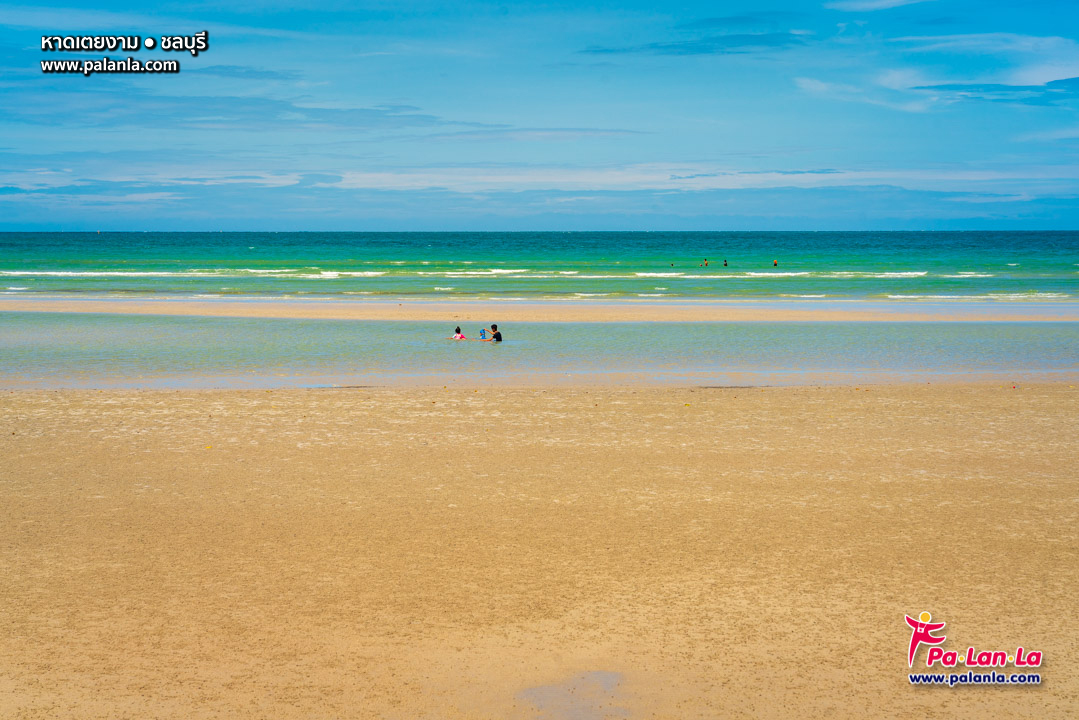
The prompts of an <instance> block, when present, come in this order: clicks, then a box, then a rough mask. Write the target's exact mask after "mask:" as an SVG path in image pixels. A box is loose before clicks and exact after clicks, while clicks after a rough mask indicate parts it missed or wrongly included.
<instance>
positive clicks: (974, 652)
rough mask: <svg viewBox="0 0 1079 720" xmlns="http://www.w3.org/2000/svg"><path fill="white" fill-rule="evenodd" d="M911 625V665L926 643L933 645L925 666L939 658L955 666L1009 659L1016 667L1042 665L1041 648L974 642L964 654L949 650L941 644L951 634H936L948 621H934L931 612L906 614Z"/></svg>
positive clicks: (987, 664)
mask: <svg viewBox="0 0 1079 720" xmlns="http://www.w3.org/2000/svg"><path fill="white" fill-rule="evenodd" d="M905 618H906V621H907V625H909V626H910V628H911V634H910V645H909V646H908V647H907V667H914V656H915V655H916V654H917V652H918V648H920V647H921V646H922V645H926V646H928V647H929V651H928V652H927V653H926V657H925V666H926V667H929V668H931V667H933V666H934V665H936V664H937V663H938V662H939V663H940V664H941V666H942V667H947V668H953V667H955V666H956V665H960V664H961V665H965V666H967V667H1005V666H1007V665H1008V664H1009V663H1011V664H1013V665H1015V666H1016V667H1039V666H1040V665H1041V664H1042V653H1041V652H1040V651H1038V650H1025V649H1023V647H1022V646H1021V645H1020V646H1018V647H1017V648H1016V649H1015V652H1011V653H1009V652H1006V651H1004V650H980V651H979V650H978V649H977V648H975V647H973V646H970V647H968V648H967V651H966V652H965V653H962V654H960V653H959V652H958V651H957V650H945V649H944V648H942V647H941V645H942V644H943V643H944V641H945V640H947V635H934V633H937V632H940V631H941V630H942V629H943V628H944V626H945V625H946V623H943V622H933V616H932V615H930V614H929V613H928V612H923V613H921V614H920V615H918V619H917V620H915V619H914V618H912V617H911V616H910V615H906V616H905Z"/></svg>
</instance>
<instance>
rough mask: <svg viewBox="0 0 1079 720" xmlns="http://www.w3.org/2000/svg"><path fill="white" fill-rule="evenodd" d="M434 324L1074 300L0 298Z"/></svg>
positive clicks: (149, 310) (815, 313)
mask: <svg viewBox="0 0 1079 720" xmlns="http://www.w3.org/2000/svg"><path fill="white" fill-rule="evenodd" d="M5 311H6V312H64V313H80V312H81V313H119V314H125V315H202V316H212V317H244V318H310V319H319V320H422V321H434V322H447V323H453V322H479V323H489V322H492V319H493V321H495V322H500V323H509V322H799V321H801V322H842V321H845V322H923V321H925V322H928V321H934V322H969V321H977V322H1056V321H1062V320H1066V321H1079V303H1045V302H982V303H978V302H969V303H968V302H953V303H939V302H938V303H927V302H917V301H888V302H884V301H881V302H867V301H835V302H832V301H801V302H799V301H778V300H760V301H753V300H738V301H734V300H732V301H723V300H714V301H697V302H693V301H673V300H672V301H655V300H652V301H649V300H621V301H617V302H600V301H589V302H574V301H520V302H518V301H500V302H494V301H483V300H476V301H459V302H458V301H423V300H412V301H400V302H398V301H383V300H362V301H349V300H331V299H325V298H323V299H312V300H266V299H244V300H231V299H225V298H220V299H208V300H195V299H188V298H160V299H136V300H129V299H115V298H85V299H72V298H63V297H36V298H27V297H16V296H9V297H0V312H5Z"/></svg>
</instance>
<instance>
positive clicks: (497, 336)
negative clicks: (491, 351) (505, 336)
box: [480, 323, 502, 343]
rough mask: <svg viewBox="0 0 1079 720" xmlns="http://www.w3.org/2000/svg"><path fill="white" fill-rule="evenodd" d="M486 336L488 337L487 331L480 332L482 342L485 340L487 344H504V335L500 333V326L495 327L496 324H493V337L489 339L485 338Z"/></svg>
mask: <svg viewBox="0 0 1079 720" xmlns="http://www.w3.org/2000/svg"><path fill="white" fill-rule="evenodd" d="M485 335H486V331H485V330H480V339H481V340H483V341H485V342H496V343H500V342H502V333H500V332H499V331H498V326H497V325H495V324H494V323H491V337H490V338H487V337H485Z"/></svg>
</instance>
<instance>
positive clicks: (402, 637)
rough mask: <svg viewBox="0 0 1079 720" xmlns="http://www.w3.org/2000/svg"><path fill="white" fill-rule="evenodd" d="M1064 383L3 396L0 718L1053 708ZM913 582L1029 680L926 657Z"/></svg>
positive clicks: (1064, 490) (1069, 608)
mask: <svg viewBox="0 0 1079 720" xmlns="http://www.w3.org/2000/svg"><path fill="white" fill-rule="evenodd" d="M1077 407H1079V390H1077V389H1076V388H1075V387H1073V386H1071V385H1068V384H1064V383H1061V384H1047V385H1033V386H1020V387H1018V388H1016V389H1012V387H1011V385H1008V386H1006V387H1005V386H1001V385H936V384H934V385H891V386H874V387H868V388H866V387H860V388H855V387H829V388H812V387H803V388H767V389H759V388H756V389H750V388H727V389H704V388H670V389H647V388H619V389H596V388H590V389H568V388H559V389H505V390H498V391H497V392H492V393H488V394H484V393H482V392H472V391H463V390H459V389H451V390H444V389H441V388H425V389H378V388H375V389H352V390H345V389H332V390H330V389H327V390H306V391H305V390H287V391H272V392H270V391H240V390H231V391H182V392H169V391H105V392H100V391H16V392H6V393H3V394H2V395H0V412H2V415H3V417H4V419H5V422H4V425H3V427H4V431H3V433H2V434H0V457H2V458H3V464H2V468H0V567H2V568H3V582H2V583H0V627H2V628H3V632H0V669H2V670H0V717H4V718H54V717H61V718H66V717H70V718H75V717H77V718H126V717H131V718H136V717H138V718H141V717H159V718H209V717H236V718H261V717H274V718H312V717H318V718H331V717H332V718H338V717H341V718H344V717H357V718H366V717H388V718H554V717H569V718H586V719H587V718H604V717H628V718H645V717H669V718H675V717H678V718H698V717H700V718H714V717H769V718H788V717H791V716H795V715H797V716H799V717H810V718H813V717H826V716H827V717H854V716H856V717H866V716H870V717H879V716H886V717H909V718H924V717H949V718H952V717H971V718H973V717H991V716H992V717H1039V718H1044V717H1048V718H1055V717H1060V718H1063V717H1069V716H1072V715H1073V714H1074V711H1075V708H1076V703H1077V698H1079V675H1077V674H1076V673H1075V668H1076V667H1077V666H1079V639H1077V638H1079V620H1077V619H1076V613H1075V598H1076V597H1077V596H1079V582H1077V579H1079V570H1077V567H1079V562H1077V561H1079V557H1077V555H1079V540H1077V536H1076V515H1077V513H1079V474H1077V471H1076V469H1075V460H1076V458H1077V457H1079V414H1077V413H1076V408H1077ZM923 610H927V611H930V612H932V613H933V615H934V618H935V619H936V620H943V621H946V622H947V623H948V625H947V627H946V634H947V635H948V638H949V640H948V647H950V648H952V649H965V648H966V647H967V646H968V645H975V646H977V647H978V648H987V649H1009V650H1010V649H1013V648H1014V647H1015V646H1016V645H1023V646H1024V647H1026V648H1028V649H1039V650H1042V651H1044V653H1045V662H1044V664H1043V666H1042V668H1041V673H1042V675H1043V678H1044V679H1043V684H1042V685H1041V686H1038V687H968V688H961V689H951V690H949V689H947V688H924V687H922V688H918V687H911V686H910V684H909V683H908V680H907V673H908V668H907V663H906V650H907V643H908V640H909V638H910V630H909V628H907V626H906V625H905V624H904V622H903V615H904V614H910V615H916V614H917V613H919V612H921V611H923ZM924 652H925V651H924V649H923V651H922V653H920V655H919V657H920V658H924Z"/></svg>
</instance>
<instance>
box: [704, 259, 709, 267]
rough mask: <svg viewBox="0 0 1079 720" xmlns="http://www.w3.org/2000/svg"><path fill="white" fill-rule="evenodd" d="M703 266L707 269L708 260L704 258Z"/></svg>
mask: <svg viewBox="0 0 1079 720" xmlns="http://www.w3.org/2000/svg"><path fill="white" fill-rule="evenodd" d="M704 266H705V267H708V258H705V259H704Z"/></svg>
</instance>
